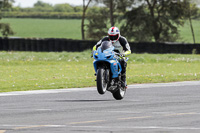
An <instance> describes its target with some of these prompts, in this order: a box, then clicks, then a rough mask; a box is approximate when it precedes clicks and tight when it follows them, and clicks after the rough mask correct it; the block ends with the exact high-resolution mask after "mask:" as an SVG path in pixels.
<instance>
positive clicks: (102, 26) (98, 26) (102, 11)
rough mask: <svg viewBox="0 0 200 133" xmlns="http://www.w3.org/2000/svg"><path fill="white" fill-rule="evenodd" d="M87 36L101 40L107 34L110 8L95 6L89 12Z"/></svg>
mask: <svg viewBox="0 0 200 133" xmlns="http://www.w3.org/2000/svg"><path fill="white" fill-rule="evenodd" d="M88 14H90V15H88V17H87V18H88V21H89V24H88V25H87V36H88V38H91V39H95V40H99V39H100V38H102V37H103V36H105V35H106V33H107V31H108V23H109V15H108V14H109V10H108V8H105V7H101V8H97V7H93V8H91V9H90V11H89V12H88Z"/></svg>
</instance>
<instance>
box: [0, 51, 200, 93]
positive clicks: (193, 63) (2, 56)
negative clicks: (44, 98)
mask: <svg viewBox="0 0 200 133" xmlns="http://www.w3.org/2000/svg"><path fill="white" fill-rule="evenodd" d="M90 52H91V51H84V52H82V53H69V52H62V53H54V52H52V53H40V52H38V53H37V52H0V68H1V69H0V75H1V76H0V92H9V91H24V90H41V89H62V88H74V87H88V86H96V83H95V76H94V69H93V64H92V62H93V59H92V58H90ZM199 66H200V56H199V55H175V54H165V55H160V54H132V55H131V56H130V60H129V62H128V67H127V81H128V84H136V83H159V82H174V81H186V80H200V67H199Z"/></svg>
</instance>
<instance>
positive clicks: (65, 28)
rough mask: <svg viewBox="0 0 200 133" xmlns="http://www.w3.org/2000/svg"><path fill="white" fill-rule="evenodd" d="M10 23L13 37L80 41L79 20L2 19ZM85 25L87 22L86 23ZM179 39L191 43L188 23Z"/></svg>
mask: <svg viewBox="0 0 200 133" xmlns="http://www.w3.org/2000/svg"><path fill="white" fill-rule="evenodd" d="M1 21H2V22H6V23H10V25H11V27H12V28H13V30H14V31H15V32H16V34H15V35H14V36H15V37H25V38H68V39H81V20H79V19H15V18H9V19H3V20H1ZM199 22H200V20H193V26H194V31H195V35H196V43H200V25H199ZM86 23H87V21H86ZM179 31H180V35H181V39H179V40H178V42H189V43H193V38H192V34H191V30H190V25H189V22H188V21H186V23H185V25H184V27H179Z"/></svg>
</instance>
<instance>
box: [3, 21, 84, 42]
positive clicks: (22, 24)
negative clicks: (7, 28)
mask: <svg viewBox="0 0 200 133" xmlns="http://www.w3.org/2000/svg"><path fill="white" fill-rule="evenodd" d="M2 22H6V23H9V24H10V25H11V27H12V29H13V31H14V32H15V35H14V36H15V37H25V38H71V39H81V20H79V19H14V18H9V19H3V21H2Z"/></svg>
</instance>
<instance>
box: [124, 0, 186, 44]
mask: <svg viewBox="0 0 200 133" xmlns="http://www.w3.org/2000/svg"><path fill="white" fill-rule="evenodd" d="M140 1H141V2H142V4H141V5H139V6H138V7H135V8H133V9H132V10H130V11H128V12H127V13H126V14H125V18H126V23H125V24H124V25H123V27H122V28H123V31H124V33H126V35H127V36H128V37H129V38H131V39H134V40H136V41H152V40H155V41H156V42H165V41H176V40H177V39H178V37H179V33H178V28H177V27H178V26H183V24H184V19H185V17H186V14H187V13H186V12H187V11H186V10H187V9H188V8H187V7H188V6H189V5H190V2H189V1H188V0H176V1H177V2H176V1H175V0H140Z"/></svg>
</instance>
